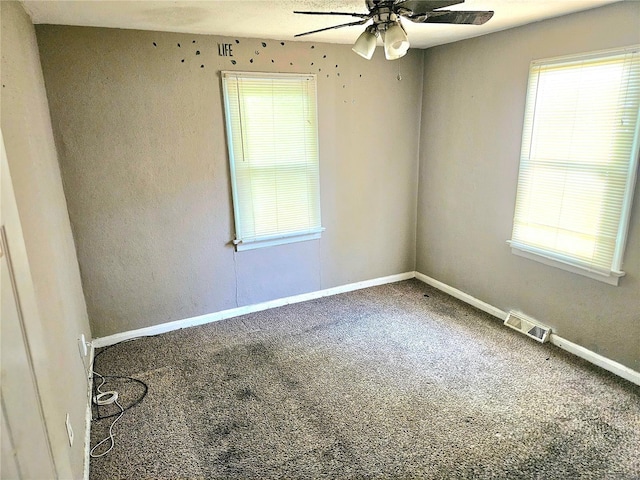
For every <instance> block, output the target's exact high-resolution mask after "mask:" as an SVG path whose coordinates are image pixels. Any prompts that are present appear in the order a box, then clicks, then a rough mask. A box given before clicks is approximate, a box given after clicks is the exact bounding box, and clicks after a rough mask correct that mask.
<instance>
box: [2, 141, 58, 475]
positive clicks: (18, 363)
mask: <svg viewBox="0 0 640 480" xmlns="http://www.w3.org/2000/svg"><path fill="white" fill-rule="evenodd" d="M0 150H1V151H2V159H1V160H2V165H1V167H0V184H1V190H2V192H1V194H0V199H1V200H0V249H1V251H0V270H1V271H0V290H1V299H2V300H1V301H2V305H1V316H0V367H1V371H2V374H1V377H0V400H1V405H2V431H1V432H0V433H1V435H2V436H1V437H0V442H2V446H1V449H0V450H1V451H2V458H1V460H2V464H1V465H0V478H2V479H3V480H4V479H13V478H19V479H25V480H26V479H32V478H33V479H54V478H56V470H55V466H54V460H53V454H52V451H51V447H50V444H49V440H48V435H47V426H46V423H45V419H44V415H43V411H42V405H41V403H40V396H39V391H38V383H37V380H36V376H35V374H34V370H33V363H32V357H31V353H30V350H29V340H28V338H27V335H26V333H25V328H24V322H23V317H22V312H23V309H22V308H21V304H20V284H19V283H18V282H17V281H16V277H15V275H14V268H13V265H12V263H11V252H10V249H9V245H11V246H12V248H15V247H16V246H18V247H20V246H21V245H20V244H19V243H16V242H18V241H19V242H22V247H24V240H23V238H22V231H21V229H20V224H19V220H18V213H17V206H16V202H15V197H14V195H13V187H12V185H11V181H10V178H9V171H8V164H7V159H6V153H5V149H4V142H3V141H2V133H1V132H0ZM19 229H20V230H19ZM18 230H19V231H18Z"/></svg>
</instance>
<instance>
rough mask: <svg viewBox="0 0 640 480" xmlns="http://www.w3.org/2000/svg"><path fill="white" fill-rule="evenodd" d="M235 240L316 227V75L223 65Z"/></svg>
mask: <svg viewBox="0 0 640 480" xmlns="http://www.w3.org/2000/svg"><path fill="white" fill-rule="evenodd" d="M223 84H224V94H225V107H226V113H227V130H228V131H227V134H228V141H229V156H230V167H231V176H232V188H233V196H234V198H233V200H234V211H235V222H236V241H237V242H252V241H256V240H261V239H266V238H274V237H282V236H290V235H297V234H306V233H317V232H320V231H321V225H320V186H319V184H320V178H319V160H318V133H317V132H318V127H317V112H316V108H317V107H316V81H315V77H314V76H311V75H285V74H254V73H239V72H223Z"/></svg>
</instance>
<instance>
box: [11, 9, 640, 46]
mask: <svg viewBox="0 0 640 480" xmlns="http://www.w3.org/2000/svg"><path fill="white" fill-rule="evenodd" d="M616 1H619V0H466V2H465V3H463V4H460V5H455V6H452V7H449V9H451V10H493V11H495V15H494V16H493V18H492V19H491V20H489V21H488V22H487V23H486V24H484V25H482V26H477V25H437V24H422V25H421V24H414V23H412V22H410V21H404V22H403V24H404V25H405V27H406V29H407V32H408V35H409V41H410V42H411V46H412V47H417V48H426V47H431V46H434V45H441V44H444V43H450V42H455V41H458V40H462V39H465V38H471V37H476V36H478V35H484V34H487V33H491V32H496V31H499V30H505V29H507V28H512V27H516V26H519V25H525V24H527V23H532V22H537V21H540V20H544V19H546V18H552V17H558V16H561V15H566V14H568V13H573V12H577V11H580V10H587V9H590V8H595V7H599V6H602V5H605V4H608V3H614V2H616ZM632 1H633V0H632ZM23 4H24V5H25V7H26V9H27V11H28V12H29V13H30V14H31V18H32V21H33V23H35V24H60V25H83V26H93V27H112V28H128V29H139V30H157V31H168V32H183V33H201V34H213V35H222V36H237V37H250V38H260V39H267V38H268V39H277V40H300V41H315V42H328V43H346V44H352V43H353V42H355V40H356V38H357V37H358V35H359V34H360V33H361V32H362V31H363V30H364V27H363V26H353V27H346V28H341V29H337V30H329V31H327V32H322V33H317V34H313V35H309V36H305V37H299V38H298V39H294V35H295V34H296V33H302V32H306V31H309V30H315V29H318V28H323V27H328V26H332V25H338V24H341V23H348V22H351V21H355V20H357V18H353V19H352V17H345V16H311V15H296V14H294V13H293V11H294V10H317V11H329V10H334V11H340V12H359V13H366V12H367V8H366V7H365V0H344V1H341V0H209V1H206V0H201V1H191V0H179V1H157V0H125V1H122V0H120V1H107V0H81V1H64V0H37V1H31V0H25V1H23Z"/></svg>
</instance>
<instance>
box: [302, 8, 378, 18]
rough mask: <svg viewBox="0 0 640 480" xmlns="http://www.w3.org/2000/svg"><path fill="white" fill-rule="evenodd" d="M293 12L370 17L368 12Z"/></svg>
mask: <svg viewBox="0 0 640 480" xmlns="http://www.w3.org/2000/svg"><path fill="white" fill-rule="evenodd" d="M293 13H301V14H303V15H347V16H349V17H360V18H369V14H368V13H346V12H300V11H295V10H294V12H293Z"/></svg>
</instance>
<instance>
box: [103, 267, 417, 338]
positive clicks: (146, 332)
mask: <svg viewBox="0 0 640 480" xmlns="http://www.w3.org/2000/svg"><path fill="white" fill-rule="evenodd" d="M414 276H415V272H405V273H399V274H396V275H389V276H387V277H379V278H374V279H372V280H364V281H362V282H355V283H349V284H347V285H341V286H339V287H332V288H327V289H324V290H317V291H315V292H309V293H302V294H300V295H294V296H291V297H284V298H278V299H276V300H270V301H268V302H262V303H257V304H255V305H247V306H244V307H237V308H231V309H228V310H222V311H219V312H213V313H207V314H206V315H200V316H197V317H191V318H185V319H183V320H176V321H174V322H167V323H161V324H160V325H153V326H151V327H145V328H139V329H136V330H129V331H127V332H122V333H116V334H113V335H108V336H106V337H100V338H96V339H94V340H93V342H92V345H93V346H94V347H95V348H101V347H106V346H109V345H113V344H115V343H118V342H122V341H124V340H131V339H132V338H138V337H145V336H150V335H158V334H160V333H166V332H171V331H173V330H180V329H181V328H187V327H195V326H197V325H204V324H206V323H211V322H217V321H220V320H225V319H227V318H233V317H238V316H240V315H246V314H248V313H254V312H260V311H262V310H268V309H270V308H276V307H282V306H284V305H289V304H292V303H300V302H306V301H308V300H314V299H316V298H321V297H328V296H330V295H337V294H339V293H346V292H352V291H354V290H360V289H362V288H368V287H375V286H378V285H384V284H386V283H394V282H400V281H402V280H408V279H410V278H413V277H414Z"/></svg>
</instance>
